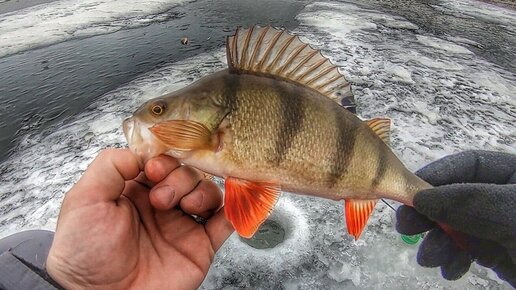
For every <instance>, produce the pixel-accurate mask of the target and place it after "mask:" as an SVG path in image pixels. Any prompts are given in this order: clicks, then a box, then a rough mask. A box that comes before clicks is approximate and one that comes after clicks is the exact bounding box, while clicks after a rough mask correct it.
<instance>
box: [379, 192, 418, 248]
mask: <svg viewBox="0 0 516 290" xmlns="http://www.w3.org/2000/svg"><path fill="white" fill-rule="evenodd" d="M381 200H382V201H383V203H385V204H386V205H387V206H388V207H390V208H391V209H392V210H393V211H396V209H394V207H392V205H390V204H389V203H388V202H386V201H385V199H383V198H382V199H381ZM400 237H401V240H403V241H404V242H405V243H407V244H409V245H414V244H417V242H419V240H420V239H422V238H423V237H424V234H415V235H404V234H401V235H400Z"/></svg>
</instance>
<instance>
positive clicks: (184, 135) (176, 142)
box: [149, 120, 213, 150]
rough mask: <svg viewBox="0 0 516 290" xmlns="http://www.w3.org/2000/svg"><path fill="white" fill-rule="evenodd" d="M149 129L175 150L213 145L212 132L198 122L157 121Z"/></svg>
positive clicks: (203, 147)
mask: <svg viewBox="0 0 516 290" xmlns="http://www.w3.org/2000/svg"><path fill="white" fill-rule="evenodd" d="M149 130H150V131H151V132H152V133H153V134H154V135H155V136H156V137H157V138H158V139H159V140H161V141H162V142H163V143H165V144H166V145H168V146H170V147H171V148H174V149H176V150H195V149H205V148H211V147H213V144H212V143H213V142H212V132H211V131H210V130H209V129H208V128H207V127H206V126H205V125H204V124H202V123H199V122H195V121H191V120H171V121H166V122H161V123H157V124H156V125H154V126H152V127H151V128H149Z"/></svg>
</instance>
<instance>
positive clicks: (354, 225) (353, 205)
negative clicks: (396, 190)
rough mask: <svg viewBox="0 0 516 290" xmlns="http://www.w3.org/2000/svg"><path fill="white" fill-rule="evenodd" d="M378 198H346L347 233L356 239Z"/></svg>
mask: <svg viewBox="0 0 516 290" xmlns="http://www.w3.org/2000/svg"><path fill="white" fill-rule="evenodd" d="M377 201H378V200H377V199H375V200H357V199H346V201H345V212H346V226H347V228H348V233H349V234H350V235H353V236H354V237H355V240H358V238H359V237H360V234H361V233H362V230H363V229H364V228H365V225H366V224H367V220H368V219H369V216H371V213H372V212H373V209H374V206H375V205H376V202H377Z"/></svg>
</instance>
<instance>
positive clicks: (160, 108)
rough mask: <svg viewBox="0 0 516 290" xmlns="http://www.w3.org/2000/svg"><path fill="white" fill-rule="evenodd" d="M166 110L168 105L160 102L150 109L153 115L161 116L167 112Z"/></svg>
mask: <svg viewBox="0 0 516 290" xmlns="http://www.w3.org/2000/svg"><path fill="white" fill-rule="evenodd" d="M166 108H167V104H165V102H163V101H158V102H156V103H154V104H152V106H151V107H150V110H151V112H152V114H153V115H155V116H160V115H161V114H163V113H164V112H165V109H166Z"/></svg>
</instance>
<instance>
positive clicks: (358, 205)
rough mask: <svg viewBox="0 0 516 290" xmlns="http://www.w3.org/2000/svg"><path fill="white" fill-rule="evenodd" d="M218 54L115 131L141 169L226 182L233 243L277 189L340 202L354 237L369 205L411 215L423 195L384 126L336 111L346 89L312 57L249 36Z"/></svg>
mask: <svg viewBox="0 0 516 290" xmlns="http://www.w3.org/2000/svg"><path fill="white" fill-rule="evenodd" d="M227 51H228V64H229V66H230V68H229V69H227V70H223V71H220V72H217V73H214V74H212V75H209V76H207V77H204V78H202V79H200V80H198V81H197V82H195V83H193V84H191V85H190V86H188V87H185V88H184V89H182V90H179V91H176V92H172V93H170V94H168V95H165V96H161V97H159V98H156V99H153V100H151V101H149V102H147V103H145V104H144V105H142V106H141V107H140V109H138V111H136V112H135V114H134V117H133V118H131V119H128V120H126V121H125V122H124V131H125V134H126V137H127V139H128V141H129V144H130V147H131V148H132V149H133V150H134V151H135V152H136V153H137V154H139V155H141V156H142V158H144V159H148V158H150V157H153V156H155V155H158V154H162V153H165V154H169V155H171V156H174V157H176V158H178V159H180V160H181V161H182V162H183V163H185V164H188V165H191V166H194V167H197V168H198V169H200V170H202V171H205V172H207V173H210V174H212V175H216V176H220V177H223V178H226V215H227V217H228V218H229V219H230V220H231V222H232V223H233V225H234V226H235V228H236V229H237V231H238V232H239V233H240V234H241V235H243V236H247V237H248V236H250V235H252V234H253V233H254V231H255V230H256V229H257V227H258V226H259V224H260V223H261V222H263V220H264V219H265V218H266V216H267V215H268V213H269V212H270V209H271V207H272V206H273V205H274V202H275V201H276V200H277V194H278V193H279V191H278V189H279V188H281V189H282V190H285V191H290V192H295V193H301V194H308V195H314V196H319V197H325V198H331V199H345V200H346V201H347V204H346V217H347V219H349V220H353V221H348V229H349V228H354V229H352V230H350V233H352V234H354V235H355V237H358V235H359V234H360V231H361V230H362V228H363V226H364V225H365V222H366V221H367V217H368V216H369V214H370V212H371V211H372V207H374V204H375V203H376V199H378V198H382V197H386V198H389V199H393V200H397V201H400V202H403V203H405V204H408V205H411V204H412V198H413V195H414V194H415V193H416V192H417V191H419V190H421V189H423V188H427V187H429V185H428V184H427V183H426V182H424V181H422V180H421V179H419V178H418V177H417V176H415V175H414V174H412V173H411V172H410V171H408V170H407V169H406V168H405V166H404V165H403V164H402V163H401V162H400V161H399V159H398V158H397V157H396V156H395V155H394V154H393V153H392V151H391V150H390V148H389V147H388V145H387V144H386V142H388V137H389V125H390V121H389V120H387V119H373V120H368V121H362V120H361V119H359V118H358V117H357V116H356V115H354V114H353V113H352V112H350V111H349V110H347V109H345V108H344V107H343V106H341V104H345V105H349V106H351V105H352V96H351V94H350V89H349V83H347V81H345V79H344V78H343V77H342V76H341V75H340V73H339V72H338V70H337V69H336V67H334V66H333V65H331V63H329V61H327V60H326V59H325V58H324V57H322V55H320V53H319V52H318V51H316V50H313V49H311V48H310V47H309V46H307V45H305V44H303V43H302V42H300V41H299V40H298V39H297V38H296V37H294V36H290V35H288V34H286V33H284V32H281V31H278V30H276V29H272V28H256V27H255V28H251V29H248V30H244V31H240V32H239V31H237V33H236V34H235V36H233V38H230V39H229V40H228V47H227ZM339 92H340V94H339ZM339 102H340V103H341V104H339ZM350 222H351V223H352V224H350Z"/></svg>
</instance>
